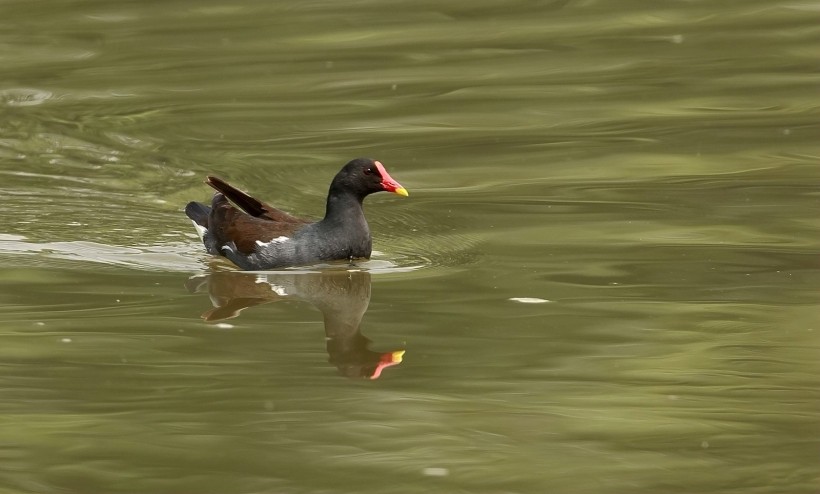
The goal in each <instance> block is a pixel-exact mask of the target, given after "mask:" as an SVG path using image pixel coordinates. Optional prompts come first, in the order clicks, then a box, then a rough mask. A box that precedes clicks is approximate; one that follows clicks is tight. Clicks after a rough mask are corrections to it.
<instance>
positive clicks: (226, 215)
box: [208, 193, 310, 254]
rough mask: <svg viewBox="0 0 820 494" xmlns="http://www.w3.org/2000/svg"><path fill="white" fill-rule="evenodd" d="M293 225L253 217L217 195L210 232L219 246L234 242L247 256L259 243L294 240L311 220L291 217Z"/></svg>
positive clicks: (209, 219) (212, 204) (209, 221)
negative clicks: (298, 232)
mask: <svg viewBox="0 0 820 494" xmlns="http://www.w3.org/2000/svg"><path fill="white" fill-rule="evenodd" d="M288 216H289V217H290V219H291V220H290V221H273V220H271V219H269V218H267V217H257V216H251V215H249V214H246V213H244V212H243V211H240V210H239V209H237V208H235V207H234V206H233V205H232V204H231V203H230V202H228V200H227V199H226V198H225V196H224V195H223V194H221V193H217V194H214V199H213V201H212V202H211V214H210V216H209V217H208V231H209V232H211V234H212V235H213V236H214V238H215V240H216V242H217V245H225V244H227V243H230V242H233V243H234V244H235V245H236V248H237V249H238V250H239V251H240V252H242V253H243V254H250V253H252V252H253V251H254V250H255V249H256V242H257V241H259V242H270V241H271V240H273V239H274V238H278V237H282V236H285V237H290V236H292V235H293V232H295V231H296V230H298V229H299V228H301V227H302V226H304V225H305V224H307V223H310V221H309V220H303V219H299V218H296V217H294V216H290V215H288Z"/></svg>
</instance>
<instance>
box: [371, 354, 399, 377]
mask: <svg viewBox="0 0 820 494" xmlns="http://www.w3.org/2000/svg"><path fill="white" fill-rule="evenodd" d="M402 357H404V350H396V351H395V352H390V353H385V354H382V358H381V359H379V364H378V365H377V366H376V370H375V371H373V375H372V376H370V379H378V378H379V376H381V375H382V371H383V370H384V369H386V368H388V367H392V366H394V365H397V364H400V363H401V359H402Z"/></svg>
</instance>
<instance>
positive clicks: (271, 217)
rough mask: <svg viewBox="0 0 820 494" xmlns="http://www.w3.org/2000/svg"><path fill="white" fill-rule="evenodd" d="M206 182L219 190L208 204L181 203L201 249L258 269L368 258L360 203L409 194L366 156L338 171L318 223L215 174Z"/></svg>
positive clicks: (367, 233) (368, 239)
mask: <svg viewBox="0 0 820 494" xmlns="http://www.w3.org/2000/svg"><path fill="white" fill-rule="evenodd" d="M205 183H206V184H208V185H210V186H211V187H213V188H214V189H216V190H217V192H216V193H215V194H214V197H213V200H212V201H211V206H210V207H208V206H206V205H205V204H202V203H200V202H189V203H188V205H187V206H185V214H186V215H187V216H188V217H189V218H191V220H192V221H193V222H194V226H195V227H196V229H197V232H198V233H199V235H200V236H201V237H202V242H203V243H204V244H205V248H206V249H207V250H208V252H209V253H211V254H213V255H216V256H224V257H226V258H228V259H229V260H230V261H232V262H233V263H234V264H236V265H237V266H239V267H240V268H242V269H247V270H260V271H261V270H266V269H275V268H284V267H288V266H298V265H303V264H311V263H316V262H321V261H336V260H344V259H347V260H352V259H367V258H369V257H370V252H371V251H372V245H373V240H372V238H371V237H370V228H369V227H368V226H367V220H366V219H365V217H364V210H363V209H362V201H363V200H364V198H365V197H367V196H368V195H370V194H372V193H374V192H382V191H386V192H393V193H395V194H398V195H401V196H407V195H408V194H407V190H406V189H405V188H404V187H402V185H401V184H399V183H398V182H397V181H395V180H393V178H392V177H391V176H390V174H389V173H387V170H385V168H384V165H382V164H381V163H380V162H379V161H375V160H372V159H368V158H357V159H355V160H353V161H351V162H349V163H348V164H346V165H345V166H344V167H343V168H342V169H341V171H339V173H337V174H336V177H334V178H333V182H331V184H330V190H329V191H328V194H327V208H326V209H325V217H324V218H322V219H321V220H319V221H317V222H311V221H310V220H306V219H302V218H297V217H296V216H292V215H290V214H288V213H286V212H284V211H281V210H279V209H276V208H275V207H273V206H270V205H269V204H266V203H264V202H261V201H259V200H257V199H254V198H253V197H251V196H249V195H248V194H247V193H245V192H243V191H241V190H239V189H237V188H235V187H233V186H232V185H230V184H228V183H227V182H225V181H223V180H221V179H219V178H217V177H213V176H209V177H208V178H207V180H206V181H205ZM231 202H232V203H233V204H231ZM234 204H235V205H236V206H234Z"/></svg>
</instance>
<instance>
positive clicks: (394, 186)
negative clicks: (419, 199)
mask: <svg viewBox="0 0 820 494" xmlns="http://www.w3.org/2000/svg"><path fill="white" fill-rule="evenodd" d="M376 169H377V170H379V174H380V175H381V176H382V183H381V185H382V187H383V188H384V190H386V191H387V192H392V193H394V194H398V195H400V196H405V197H407V196H408V195H409V194H408V193H407V189H405V188H404V187H403V186H402V185H401V184H400V183H398V182H396V181H395V180H393V177H391V176H390V174H389V173H387V170H385V168H384V165H382V164H381V162H380V161H376Z"/></svg>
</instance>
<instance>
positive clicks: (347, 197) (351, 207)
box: [322, 192, 367, 228]
mask: <svg viewBox="0 0 820 494" xmlns="http://www.w3.org/2000/svg"><path fill="white" fill-rule="evenodd" d="M322 221H323V222H324V223H325V224H331V225H335V224H349V225H354V224H364V226H365V228H367V222H366V221H365V219H364V209H363V208H362V198H360V197H357V196H356V195H355V194H351V193H346V192H341V193H337V194H333V193H331V194H329V195H328V196H327V207H326V208H325V217H324V219H323V220H322Z"/></svg>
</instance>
